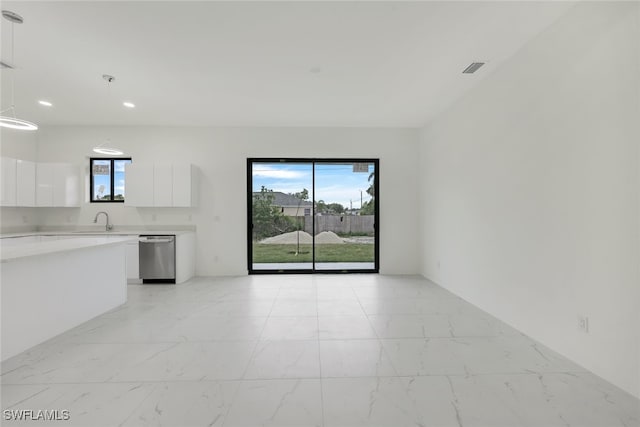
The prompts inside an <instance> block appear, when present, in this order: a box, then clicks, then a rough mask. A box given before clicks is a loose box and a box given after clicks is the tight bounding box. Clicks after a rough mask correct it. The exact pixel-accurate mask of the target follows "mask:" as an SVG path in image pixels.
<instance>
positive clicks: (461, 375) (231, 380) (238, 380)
mask: <svg viewBox="0 0 640 427" xmlns="http://www.w3.org/2000/svg"><path fill="white" fill-rule="evenodd" d="M541 375H542V376H545V375H552V376H556V375H563V376H564V375H569V376H579V375H590V376H593V377H594V378H599V377H597V375H595V374H593V373H592V372H588V371H584V372H574V371H552V372H491V373H471V374H469V373H441V374H413V375H409V374H402V375H354V376H327V377H316V376H298V377H285V378H283V377H273V378H228V379H224V378H221V379H204V380H200V379H186V380H175V379H164V380H120V381H86V382H78V381H70V382H50V383H3V384H2V385H3V386H8V387H23V386H65V385H105V386H109V385H118V384H189V383H194V384H201V383H211V384H217V383H242V382H262V381H295V380H320V379H322V380H348V379H364V378H368V379H371V378H423V377H424V378H431V377H434V378H438V377H455V378H469V377H493V376H531V377H536V378H537V377H539V376H541Z"/></svg>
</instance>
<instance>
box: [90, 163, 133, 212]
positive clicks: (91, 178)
mask: <svg viewBox="0 0 640 427" xmlns="http://www.w3.org/2000/svg"><path fill="white" fill-rule="evenodd" d="M95 160H98V161H103V162H104V161H109V162H110V163H111V164H110V168H111V169H110V171H111V173H110V174H109V183H110V186H111V194H110V199H109V200H94V197H93V196H94V192H93V190H94V185H93V162H94V161H95ZM116 160H129V161H130V162H131V163H133V160H132V159H131V157H90V158H89V203H124V198H123V199H122V200H115V199H114V197H115V194H114V193H115V167H114V166H115V161H116ZM125 176H126V175H125ZM125 179H126V178H125ZM125 188H126V183H125ZM125 194H126V189H125ZM125 197H126V196H125Z"/></svg>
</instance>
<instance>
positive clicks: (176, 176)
mask: <svg viewBox="0 0 640 427" xmlns="http://www.w3.org/2000/svg"><path fill="white" fill-rule="evenodd" d="M197 205H198V169H197V168H196V167H195V166H194V165H192V164H176V165H173V206H175V207H186V208H189V207H193V206H197Z"/></svg>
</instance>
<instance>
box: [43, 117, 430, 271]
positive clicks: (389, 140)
mask: <svg viewBox="0 0 640 427" xmlns="http://www.w3.org/2000/svg"><path fill="white" fill-rule="evenodd" d="M106 138H109V139H110V140H111V141H112V144H113V145H114V146H117V147H119V148H122V149H124V150H125V152H126V153H125V154H126V155H130V156H131V157H133V160H134V161H148V162H154V161H157V162H171V161H180V162H182V161H184V162H191V163H193V164H195V165H197V166H198V167H199V169H200V172H201V176H200V178H201V185H200V198H199V207H198V208H193V209H191V208H163V209H156V208H132V207H124V206H123V205H122V204H116V203H114V204H109V205H96V204H89V203H84V204H83V205H82V207H81V208H45V209H41V213H42V214H41V216H40V224H41V225H43V226H55V225H73V226H89V225H92V220H93V217H94V216H95V214H96V212H98V211H100V210H105V209H106V210H107V211H108V212H109V215H110V217H111V219H112V222H113V223H114V224H115V226H116V228H117V227H118V226H119V225H120V226H121V225H146V224H150V225H195V226H196V227H197V253H198V258H197V262H196V274H198V275H237V274H246V272H247V260H246V258H247V249H246V246H247V230H246V215H247V214H246V212H247V207H246V205H247V203H246V198H247V188H246V187H247V179H246V159H247V158H248V157H337V158H338V157H375V158H380V185H381V188H380V200H381V203H380V209H381V213H380V220H381V224H380V241H381V245H380V248H381V251H380V260H381V265H380V269H381V272H383V273H387V274H417V273H418V271H419V269H418V264H417V262H418V255H417V238H416V234H415V230H416V229H417V218H418V214H417V210H418V202H417V188H418V187H417V176H418V172H417V167H418V160H417V152H418V140H419V131H418V130H415V129H413V130H412V129H355V128H336V129H314V128H178V127H171V128H158V127H120V128H96V127H51V128H44V129H42V130H41V131H39V136H38V160H39V161H51V162H56V161H61V162H62V161H65V162H72V163H78V164H84V165H86V173H87V174H88V157H89V156H90V155H91V148H92V147H94V146H95V145H98V144H99V143H101V142H103V141H104V140H105V139H106ZM154 215H155V221H154ZM399 248H402V250H399Z"/></svg>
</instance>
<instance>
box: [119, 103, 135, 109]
mask: <svg viewBox="0 0 640 427" xmlns="http://www.w3.org/2000/svg"><path fill="white" fill-rule="evenodd" d="M122 105H124V106H125V107H127V108H135V107H136V104H134V103H133V102H123V103H122Z"/></svg>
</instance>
